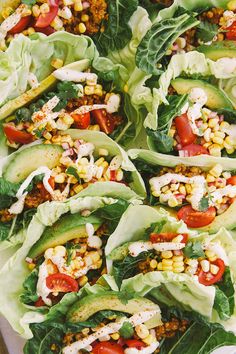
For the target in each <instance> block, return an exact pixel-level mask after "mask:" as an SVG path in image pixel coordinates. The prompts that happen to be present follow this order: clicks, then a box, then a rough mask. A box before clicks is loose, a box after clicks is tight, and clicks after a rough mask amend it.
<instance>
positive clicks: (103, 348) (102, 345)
mask: <svg viewBox="0 0 236 354" xmlns="http://www.w3.org/2000/svg"><path fill="white" fill-rule="evenodd" d="M93 354H124V349H123V348H122V346H121V345H119V344H116V343H113V342H97V343H96V344H95V345H94V347H93Z"/></svg>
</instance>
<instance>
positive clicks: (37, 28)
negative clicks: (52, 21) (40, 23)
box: [34, 26, 56, 36]
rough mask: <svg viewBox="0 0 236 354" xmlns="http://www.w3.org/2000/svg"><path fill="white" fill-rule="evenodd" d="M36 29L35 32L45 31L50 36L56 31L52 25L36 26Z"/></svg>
mask: <svg viewBox="0 0 236 354" xmlns="http://www.w3.org/2000/svg"><path fill="white" fill-rule="evenodd" d="M34 29H35V32H40V33H44V34H46V36H49V35H50V34H53V33H54V32H56V31H55V30H54V28H53V27H51V26H48V27H44V28H39V27H34Z"/></svg>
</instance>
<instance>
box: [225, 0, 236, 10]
mask: <svg viewBox="0 0 236 354" xmlns="http://www.w3.org/2000/svg"><path fill="white" fill-rule="evenodd" d="M227 8H228V10H230V11H235V10H236V1H235V0H231V1H230V2H228V4H227Z"/></svg>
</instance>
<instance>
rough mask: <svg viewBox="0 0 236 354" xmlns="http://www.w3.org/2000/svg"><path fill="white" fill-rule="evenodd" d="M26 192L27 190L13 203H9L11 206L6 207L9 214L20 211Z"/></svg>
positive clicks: (22, 207)
mask: <svg viewBox="0 0 236 354" xmlns="http://www.w3.org/2000/svg"><path fill="white" fill-rule="evenodd" d="M27 194H28V193H27V192H26V193H24V194H23V195H22V196H21V197H19V198H18V200H17V201H16V202H15V203H14V204H12V205H11V207H10V208H9V209H8V211H9V213H10V214H15V215H17V214H20V213H22V211H23V209H24V204H25V198H26V196H27Z"/></svg>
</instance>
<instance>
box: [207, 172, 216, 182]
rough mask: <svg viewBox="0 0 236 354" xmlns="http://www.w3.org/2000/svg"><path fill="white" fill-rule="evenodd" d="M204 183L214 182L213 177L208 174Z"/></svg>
mask: <svg viewBox="0 0 236 354" xmlns="http://www.w3.org/2000/svg"><path fill="white" fill-rule="evenodd" d="M206 181H207V182H208V183H211V182H215V177H214V176H212V175H210V174H208V175H207V177H206Z"/></svg>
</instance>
